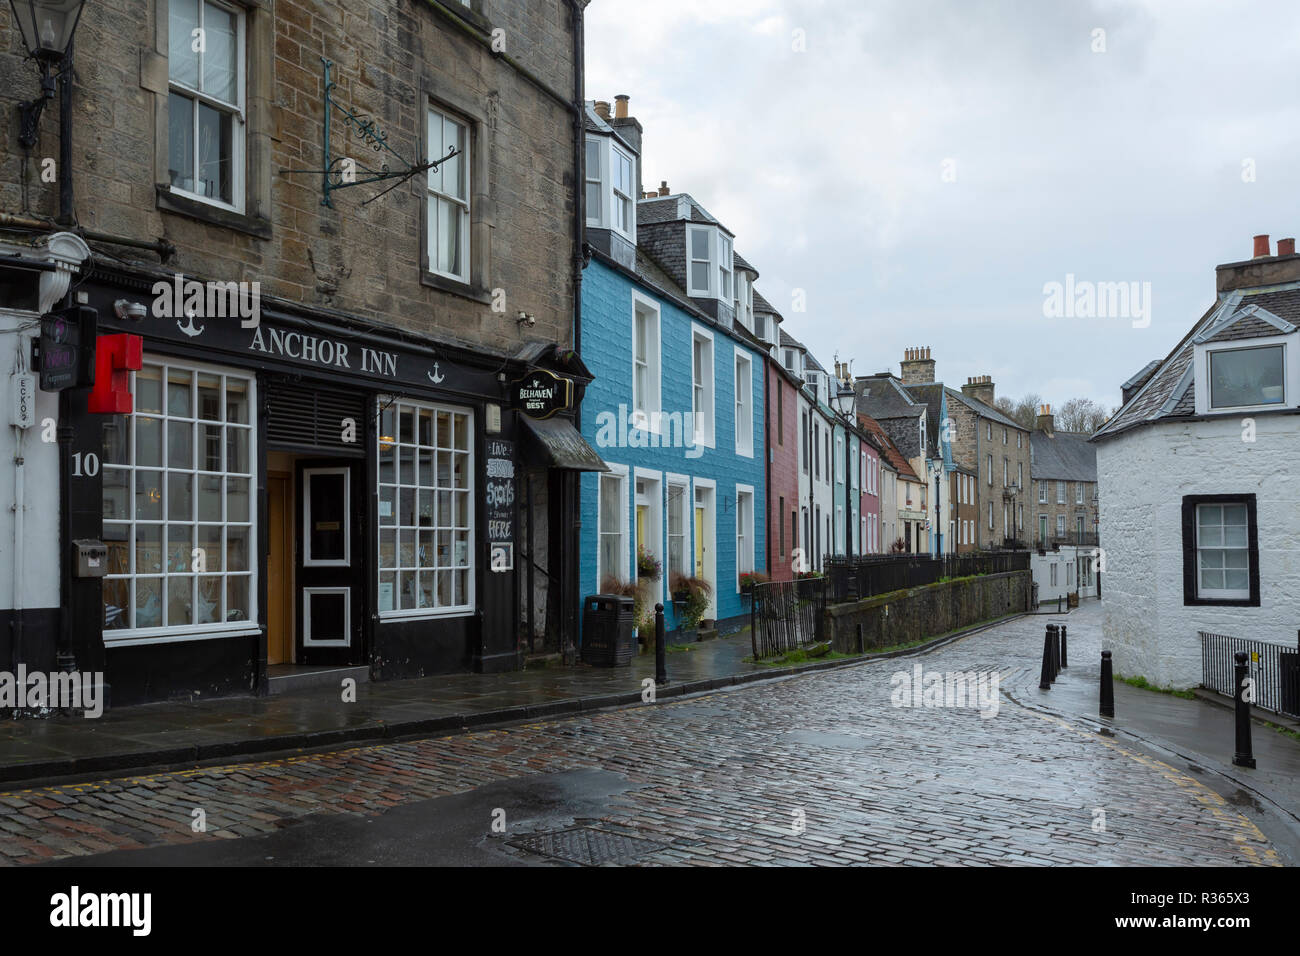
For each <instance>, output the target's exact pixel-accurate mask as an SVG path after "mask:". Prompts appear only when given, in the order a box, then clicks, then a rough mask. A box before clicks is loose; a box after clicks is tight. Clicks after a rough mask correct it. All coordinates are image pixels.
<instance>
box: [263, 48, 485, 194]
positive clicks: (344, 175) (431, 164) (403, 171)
mask: <svg viewBox="0 0 1300 956" xmlns="http://www.w3.org/2000/svg"><path fill="white" fill-rule="evenodd" d="M320 61H321V64H322V65H323V67H324V86H325V94H324V136H323V140H324V142H323V147H324V157H325V168H324V169H282V170H281V173H285V174H301V173H309V174H315V175H319V176H320V177H321V201H320V204H321V205H322V206H329V207H330V208H331V209H333V208H334V203H333V201H332V200H331V199H330V194H331V193H333V192H334V190H336V189H346V188H347V187H348V186H364V185H368V184H370V183H379V182H384V181H386V180H390V179H392V180H396V182H394V183H393V184H392V185H391V186H389V187H388V188H387V189H383V190H380V191H379V192H378V193H376V194H375V195H373V196H371V197H370V198H369V199H367V200H365V201H363V202H362V205H363V206H364V205H366V204H368V203H372V202H374V201H375V200H376V199H378V198H379V197H380V196H383V195H385V194H387V193H389V192H392V191H393V190H394V189H396V188H397V187H398V186H400V185H402V183H404V182H407V181H408V180H410V179H411V178H412V177H414V176H418V175H420V173H424V172H428V171H429V170H431V169H437V168H438V167H439V166H441V165H442V164H443V163H445V162H446V161H447V160H449V159H451V158H452V157H454V156H457V155H459V153H460V151H459V150H457V149H456V147H454V146H453V147H452V148H451V149H450V150H448V152H447V155H446V156H441V157H439V158H438V159H433V160H425V159H424V158H423V157H422V155H421V154H418V153H417V159H416V161H415V162H413V163H412V162H409V161H408V160H407V159H406V157H404V156H403V155H402V154H401V153H399V152H398V151H397V150H395V149H393V147H392V146H390V145H389V144H388V134H387V133H386V132H384V131H383V130H382V129H380V128H379V126H378V125H377V124H376V123H375V121H374V120H373V119H369V118H367V117H366V116H364V115H360V114H358V113H356V112H354V111H353V110H351V109H349V108H348V107H346V106H344V105H343V104H341V103H339V102H337V101H336V100H335V99H334V87H335V84H334V81H333V80H332V79H331V78H330V68H331V67H333V66H334V63H333V61H331V60H327V59H325V57H321V58H320ZM335 110H338V111H339V113H341V114H342V117H343V119H342V122H343V125H344V127H345V128H347V129H349V130H351V131H352V135H353V136H356V137H358V138H360V140H361V142H362V143H364V144H365V145H366V146H368V147H369V148H370V149H372V150H374V151H375V152H376V153H379V154H380V157H379V158H380V159H381V161H380V163H379V166H378V168H377V169H375V168H371V167H368V166H363V165H362V164H361V163H360V162H358V161H357V160H354V159H352V158H351V157H349V156H334V154H333V151H332V148H331V145H330V137H331V134H332V131H333V119H334V111H335ZM385 153H387V154H388V155H389V156H391V157H392V158H393V159H394V160H396V163H395V164H391V165H390V163H389V162H383V161H382V160H383V159H386V158H387V157H385V156H384V154H385Z"/></svg>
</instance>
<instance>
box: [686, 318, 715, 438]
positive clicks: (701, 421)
mask: <svg viewBox="0 0 1300 956" xmlns="http://www.w3.org/2000/svg"><path fill="white" fill-rule="evenodd" d="M697 342H701V343H705V344H706V345H707V349H708V367H707V368H706V369H705V370H704V372H705V375H706V379H705V381H703V382H700V381H697V380H696V377H695V371H696V369H695V345H696V343H697ZM714 347H715V342H714V340H713V333H712V332H711V331H710V330H709V329H707V328H705V327H704V326H702V325H699V324H692V326H691V425H692V432H693V435H694V438H695V441H694V444H695V445H696V446H698V447H702V448H714V447H716V419H717V396H716V379H717V367H716V366H717V355H716V354H715V352H714ZM700 404H703V405H704V408H700V407H699V405H700Z"/></svg>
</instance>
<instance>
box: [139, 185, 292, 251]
mask: <svg viewBox="0 0 1300 956" xmlns="http://www.w3.org/2000/svg"><path fill="white" fill-rule="evenodd" d="M154 188H155V190H156V193H157V199H158V208H159V209H160V210H162V211H163V212H170V213H175V214H176V215H179V216H186V217H188V218H190V219H197V220H199V221H200V222H206V223H208V224H209V225H213V226H221V227H222V228H224V229H233V230H235V231H236V232H242V233H244V234H245V235H249V236H255V237H256V238H258V239H270V238H271V222H270V220H267V219H262V218H260V217H257V216H246V215H244V214H242V213H238V212H233V211H231V210H229V209H223V208H221V207H220V206H214V205H212V204H211V203H206V202H203V201H202V200H199V199H191V198H190V197H188V196H182V195H181V194H179V193H175V192H172V190H171V187H170V186H165V185H163V184H161V183H159V184H158V185H157V186H155V187H154Z"/></svg>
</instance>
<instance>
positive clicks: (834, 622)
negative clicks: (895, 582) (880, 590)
mask: <svg viewBox="0 0 1300 956" xmlns="http://www.w3.org/2000/svg"><path fill="white" fill-rule="evenodd" d="M1031 582H1032V577H1031V575H1030V573H1029V572H1028V571H1010V572H1007V573H1005V574H988V575H981V576H979V577H973V578H964V579H961V580H957V581H945V582H943V583H940V584H928V585H925V586H924V587H919V588H911V589H909V590H906V591H895V592H893V593H892V594H882V595H879V596H877V597H874V598H868V599H867V600H865V601H856V602H853V603H850V604H836V605H832V606H831V607H828V608H827V609H826V624H827V633H828V634H829V635H830V640H831V644H832V646H833V648H834V650H836V651H838V652H840V653H842V654H854V653H857V652H858V651H859V650H867V651H870V650H872V649H873V648H881V647H893V646H895V645H897V644H908V643H911V642H913V641H920V640H924V639H926V638H929V637H937V636H938V635H940V634H947V633H948V632H949V631H955V630H958V629H960V628H963V627H969V626H971V625H973V624H978V623H980V622H981V621H988V620H992V619H994V618H999V617H1003V616H1005V615H1007V614H1015V613H1017V612H1020V611H1025V610H1027V609H1028V606H1029V591H1030V585H1031ZM859 627H860V628H861V629H862V644H861V647H859V644H858V628H859Z"/></svg>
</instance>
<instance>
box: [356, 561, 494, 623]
mask: <svg viewBox="0 0 1300 956" xmlns="http://www.w3.org/2000/svg"><path fill="white" fill-rule="evenodd" d="M448 570H458V571H472V570H473V569H472V568H454V569H448ZM473 614H474V608H472V607H456V608H443V609H441V610H432V609H429V608H412V609H411V610H409V611H380V612H379V623H380V624H403V623H406V622H408V621H432V620H438V619H440V618H453V617H470V616H472V615H473Z"/></svg>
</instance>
